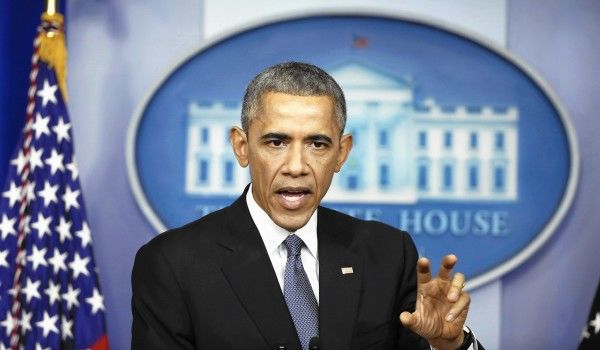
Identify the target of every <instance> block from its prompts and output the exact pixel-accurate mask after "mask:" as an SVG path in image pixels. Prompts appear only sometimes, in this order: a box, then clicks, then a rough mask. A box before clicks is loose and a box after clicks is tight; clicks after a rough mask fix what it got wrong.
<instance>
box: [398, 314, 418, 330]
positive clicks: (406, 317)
mask: <svg viewBox="0 0 600 350" xmlns="http://www.w3.org/2000/svg"><path fill="white" fill-rule="evenodd" d="M400 322H402V324H403V325H404V327H407V328H410V327H411V326H413V324H414V323H415V318H414V316H413V315H412V314H411V313H410V312H408V311H404V312H403V313H401V314H400Z"/></svg>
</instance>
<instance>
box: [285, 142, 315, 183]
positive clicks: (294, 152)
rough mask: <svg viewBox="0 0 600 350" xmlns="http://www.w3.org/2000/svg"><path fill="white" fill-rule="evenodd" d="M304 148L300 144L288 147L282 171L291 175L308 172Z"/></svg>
mask: <svg viewBox="0 0 600 350" xmlns="http://www.w3.org/2000/svg"><path fill="white" fill-rule="evenodd" d="M308 170H309V169H308V163H307V158H306V150H305V149H304V147H302V145H294V146H292V147H290V149H289V153H288V154H287V157H286V164H285V167H284V172H285V173H286V174H289V175H291V176H302V175H305V174H307V173H308Z"/></svg>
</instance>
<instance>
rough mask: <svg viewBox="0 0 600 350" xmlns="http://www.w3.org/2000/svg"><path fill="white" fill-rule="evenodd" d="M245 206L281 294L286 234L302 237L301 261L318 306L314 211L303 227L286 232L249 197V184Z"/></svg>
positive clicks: (251, 196) (315, 221) (250, 193)
mask: <svg viewBox="0 0 600 350" xmlns="http://www.w3.org/2000/svg"><path fill="white" fill-rule="evenodd" d="M246 204H247V205H248V210H249V211H250V216H251V217H252V220H254V224H256V227H258V232H259V233H260V237H261V238H262V240H263V243H264V244H265V248H267V253H268V254H269V259H271V264H272V265H273V270H275V275H277V281H279V286H280V287H281V291H282V292H283V279H284V274H285V265H286V263H287V248H286V247H285V244H283V241H285V239H286V238H287V236H288V235H291V234H295V235H298V237H300V238H302V240H303V241H304V247H302V250H301V251H300V257H301V258H302V266H304V271H305V272H306V276H307V277H308V281H309V282H310V286H311V287H312V290H313V292H314V293H315V297H316V298H317V303H319V255H318V241H317V211H316V210H315V212H314V213H313V215H312V216H311V217H310V219H309V220H308V222H307V223H306V225H304V226H303V227H301V228H299V229H298V230H296V232H293V233H292V232H289V231H288V230H286V229H284V228H282V227H279V226H277V225H276V224H275V223H274V222H273V220H271V218H270V217H269V215H268V214H267V213H266V212H265V211H264V210H263V209H262V208H261V207H260V206H259V205H258V203H256V201H255V200H254V196H253V195H252V185H250V188H249V189H248V193H247V194H246Z"/></svg>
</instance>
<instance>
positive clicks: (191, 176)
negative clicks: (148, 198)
mask: <svg viewBox="0 0 600 350" xmlns="http://www.w3.org/2000/svg"><path fill="white" fill-rule="evenodd" d="M329 73H330V74H331V75H332V76H333V77H334V78H335V79H336V81H337V82H338V83H339V84H340V86H341V87H342V89H343V90H344V93H345V95H346V101H347V105H348V120H347V123H346V132H350V133H352V134H353V137H354V147H353V150H352V152H351V154H350V157H349V158H348V161H347V162H346V164H345V165H344V167H343V169H342V171H341V172H340V173H339V174H338V175H337V176H334V180H333V183H332V185H331V188H330V190H329V192H328V194H327V196H326V198H325V200H327V201H329V202H373V203H415V202H417V201H419V200H445V201H494V202H495V201H514V200H516V199H517V197H518V191H517V190H518V184H517V178H518V177H517V170H518V169H517V164H518V125H517V122H518V109H517V108H516V107H514V106H510V107H492V106H466V105H459V106H441V105H439V104H437V103H436V101H435V99H434V98H433V97H429V98H427V99H425V100H424V101H423V102H422V103H418V102H416V101H415V100H414V88H415V85H416V84H415V82H414V81H413V80H412V79H411V78H410V77H395V76H393V75H390V74H387V73H384V72H381V71H378V70H377V69H373V68H371V67H369V66H367V65H365V64H363V63H359V62H354V61H352V62H347V63H345V64H342V65H340V66H337V67H334V68H333V69H331V70H330V71H329ZM240 111H241V104H240V103H239V102H236V103H227V102H222V101H215V102H210V103H198V102H191V103H190V104H189V105H188V120H187V147H186V164H185V167H186V173H185V192H186V194H188V195H226V196H237V195H239V193H240V191H241V190H242V189H243V187H244V186H245V185H246V184H247V183H248V182H249V181H250V177H249V173H248V171H247V170H246V169H243V168H241V167H239V166H238V165H237V162H236V160H235V157H234V156H233V154H232V151H231V147H230V146H229V129H230V127H231V126H232V125H236V124H238V125H239V118H240Z"/></svg>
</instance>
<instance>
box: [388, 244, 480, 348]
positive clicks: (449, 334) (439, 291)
mask: <svg viewBox="0 0 600 350" xmlns="http://www.w3.org/2000/svg"><path fill="white" fill-rule="evenodd" d="M457 261H458V258H457V257H456V256H455V255H446V256H445V257H444V258H443V259H442V263H441V266H440V271H439V272H438V275H437V276H436V277H435V278H432V276H431V268H430V266H429V260H428V259H427V258H420V259H419V260H418V261H417V303H416V308H415V311H414V312H413V313H410V312H407V311H405V312H403V313H402V314H401V315H400V321H401V322H402V324H403V325H404V326H405V327H407V328H408V329H410V330H411V331H413V332H415V333H417V334H418V335H420V336H421V337H423V338H425V339H426V340H427V341H428V342H429V344H430V345H431V346H433V347H435V348H437V349H440V350H446V349H448V350H454V349H458V348H459V347H460V346H461V344H462V343H463V341H464V333H463V326H464V324H465V320H466V319H467V312H468V310H469V303H470V302H471V297H470V296H469V294H468V293H466V292H463V290H462V289H463V287H464V284H465V276H464V275H463V274H462V273H456V274H454V277H452V276H451V275H452V269H453V268H454V265H455V264H456V262H457Z"/></svg>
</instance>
